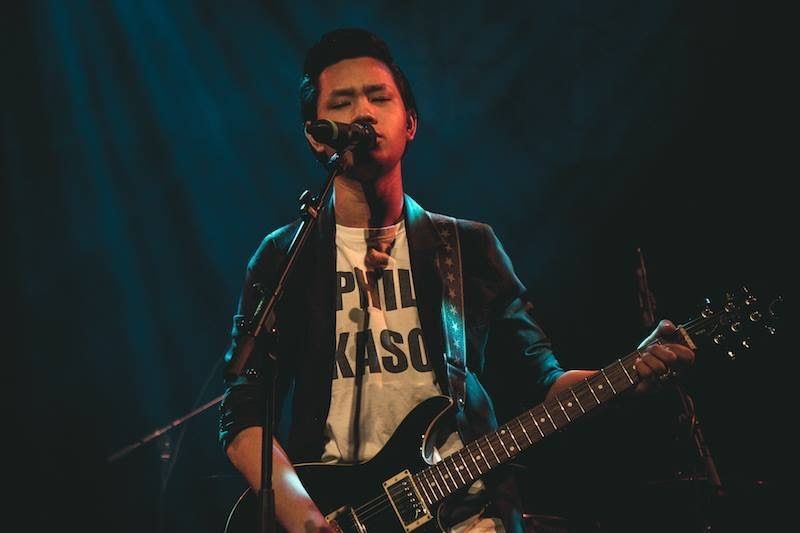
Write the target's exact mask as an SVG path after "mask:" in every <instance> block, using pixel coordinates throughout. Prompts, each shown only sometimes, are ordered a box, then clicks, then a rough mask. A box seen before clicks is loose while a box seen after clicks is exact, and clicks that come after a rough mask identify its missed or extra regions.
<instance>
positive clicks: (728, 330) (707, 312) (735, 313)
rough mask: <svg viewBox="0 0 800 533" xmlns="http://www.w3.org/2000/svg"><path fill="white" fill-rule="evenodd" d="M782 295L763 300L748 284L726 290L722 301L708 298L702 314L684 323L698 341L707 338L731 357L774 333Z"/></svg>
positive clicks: (702, 308) (706, 339) (687, 330)
mask: <svg viewBox="0 0 800 533" xmlns="http://www.w3.org/2000/svg"><path fill="white" fill-rule="evenodd" d="M782 304H783V297H781V296H776V297H774V298H767V299H762V298H760V297H758V296H757V295H756V294H755V293H753V292H752V291H751V290H750V289H749V288H748V287H742V288H740V289H739V290H737V291H735V292H727V293H725V295H724V296H723V298H722V299H721V301H720V302H718V303H715V302H712V301H711V300H710V299H708V298H706V300H705V302H704V304H703V305H702V307H701V310H700V313H699V315H698V316H697V317H696V318H693V319H691V320H689V321H688V322H686V323H685V324H683V325H682V326H683V328H684V330H685V331H686V332H687V333H688V334H689V336H690V337H691V338H692V340H693V341H695V343H698V342H702V341H706V342H709V343H710V344H711V345H713V346H716V347H717V348H721V349H722V350H723V351H724V352H725V353H726V355H727V356H728V357H729V358H730V359H735V358H736V356H737V355H738V354H739V353H741V352H742V351H747V350H750V349H751V348H752V347H753V346H754V345H755V344H756V343H758V342H759V341H760V340H761V339H763V338H765V337H769V336H772V335H775V333H776V331H777V323H778V321H779V319H780V307H781V305H782Z"/></svg>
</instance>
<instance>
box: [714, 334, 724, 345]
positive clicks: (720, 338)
mask: <svg viewBox="0 0 800 533" xmlns="http://www.w3.org/2000/svg"><path fill="white" fill-rule="evenodd" d="M723 342H725V335H723V334H722V333H718V334H716V335H714V344H722V343H723Z"/></svg>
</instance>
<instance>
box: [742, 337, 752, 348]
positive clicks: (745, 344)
mask: <svg viewBox="0 0 800 533" xmlns="http://www.w3.org/2000/svg"><path fill="white" fill-rule="evenodd" d="M741 344H742V348H746V349H748V350H749V349H750V347H751V344H750V339H742V342H741Z"/></svg>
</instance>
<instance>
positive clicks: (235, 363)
mask: <svg viewBox="0 0 800 533" xmlns="http://www.w3.org/2000/svg"><path fill="white" fill-rule="evenodd" d="M356 146H357V143H353V144H351V145H349V146H347V147H345V148H343V149H342V150H340V151H339V152H336V153H334V154H333V155H332V156H331V157H330V159H328V162H327V164H326V167H327V168H328V170H329V172H328V177H327V179H326V181H325V183H324V185H323V188H322V191H321V192H320V194H319V195H317V196H312V195H311V194H310V192H309V191H308V190H306V191H304V192H303V194H301V195H300V198H299V201H300V202H301V205H300V212H301V217H302V220H301V221H300V226H299V227H298V229H297V232H296V233H295V236H294V238H293V239H292V242H291V244H290V245H289V250H288V252H287V256H286V262H285V263H284V267H283V270H282V272H281V274H280V276H279V278H278V281H277V283H276V284H275V288H274V289H273V291H272V293H271V294H266V292H264V291H262V292H261V296H260V297H259V300H258V302H257V304H256V309H255V312H254V313H253V316H252V318H251V319H250V320H249V322H247V323H246V324H245V327H246V332H245V334H244V335H243V337H242V342H241V343H238V344H237V349H236V350H233V351H232V353H230V354H229V355H228V356H227V358H228V361H227V366H226V368H225V376H226V378H228V379H234V378H236V377H238V376H240V375H241V374H242V371H243V370H244V368H245V365H247V362H248V361H249V359H250V356H251V353H252V352H253V348H254V347H255V343H256V339H258V338H259V335H261V334H262V331H266V332H267V333H268V334H269V340H270V343H269V345H270V346H274V341H275V339H276V338H277V331H276V329H275V306H276V305H277V303H278V301H279V300H280V299H281V297H282V296H283V292H284V288H285V286H286V282H287V280H288V279H289V276H290V274H291V272H292V270H293V268H294V266H295V264H296V262H297V258H298V257H299V255H300V252H301V251H302V249H303V247H304V246H305V244H306V243H307V242H308V238H309V236H310V235H311V232H312V231H313V230H314V228H315V227H316V223H317V217H318V216H319V213H320V212H321V211H322V210H323V208H324V206H325V205H326V203H327V201H328V197H329V196H330V193H331V190H332V189H333V181H334V178H335V177H336V176H337V175H338V174H339V173H340V172H341V171H342V169H343V168H344V161H345V159H347V158H344V157H343V156H344V155H345V154H348V153H351V152H352V151H353V149H354V148H355V147H356ZM268 352H269V353H268V354H267V356H268V362H271V363H272V366H273V368H272V369H271V371H270V372H269V374H270V376H269V379H267V380H265V385H264V386H265V387H267V390H266V394H265V395H264V396H265V400H266V409H265V420H264V425H263V428H262V440H261V489H260V491H259V511H260V512H259V525H260V527H259V531H261V532H263V533H267V532H273V531H275V508H274V507H275V493H274V490H273V488H272V439H273V434H274V420H275V417H274V411H275V383H276V374H277V372H275V368H274V366H275V365H274V363H275V362H276V361H277V358H276V356H275V354H274V353H273V352H272V350H269V351H268Z"/></svg>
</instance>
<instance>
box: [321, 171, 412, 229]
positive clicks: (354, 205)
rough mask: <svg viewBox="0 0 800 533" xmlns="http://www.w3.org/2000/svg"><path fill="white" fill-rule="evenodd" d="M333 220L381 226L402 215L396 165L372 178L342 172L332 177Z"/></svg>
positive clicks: (356, 226)
mask: <svg viewBox="0 0 800 533" xmlns="http://www.w3.org/2000/svg"><path fill="white" fill-rule="evenodd" d="M334 191H335V196H334V210H335V211H336V223H337V224H341V225H342V226H348V227H351V228H382V227H385V226H391V225H392V224H396V223H397V222H399V221H400V219H401V218H402V217H403V179H402V175H401V173H400V166H399V165H398V166H397V167H396V168H395V171H393V172H390V173H388V174H385V175H383V176H381V177H379V178H378V179H376V180H373V181H361V180H356V179H353V178H351V177H348V176H347V175H346V174H343V175H339V176H336V178H335V180H334Z"/></svg>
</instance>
